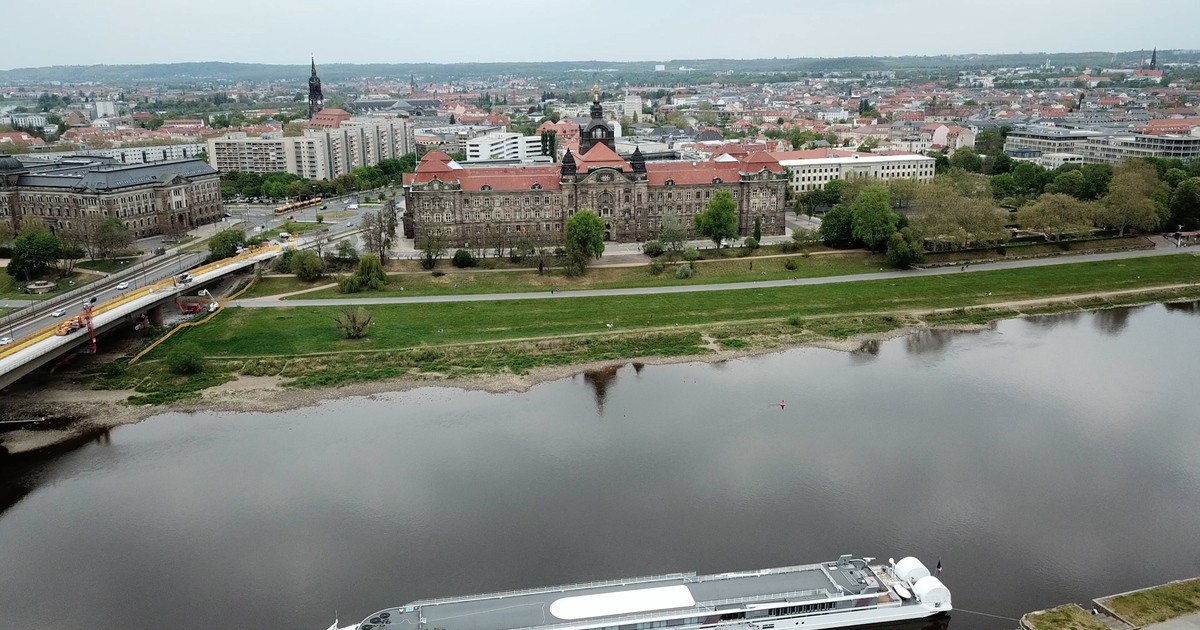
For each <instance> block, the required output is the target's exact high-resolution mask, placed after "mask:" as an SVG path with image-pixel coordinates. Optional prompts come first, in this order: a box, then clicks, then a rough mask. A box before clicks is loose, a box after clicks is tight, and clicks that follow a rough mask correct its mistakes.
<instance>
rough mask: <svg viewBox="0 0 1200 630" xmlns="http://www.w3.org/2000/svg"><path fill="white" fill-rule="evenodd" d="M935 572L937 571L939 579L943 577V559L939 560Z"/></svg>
mask: <svg viewBox="0 0 1200 630" xmlns="http://www.w3.org/2000/svg"><path fill="white" fill-rule="evenodd" d="M935 570H936V571H937V575H938V577H942V559H941V558H938V563H937V569H935Z"/></svg>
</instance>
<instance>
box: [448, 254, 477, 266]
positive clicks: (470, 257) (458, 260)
mask: <svg viewBox="0 0 1200 630" xmlns="http://www.w3.org/2000/svg"><path fill="white" fill-rule="evenodd" d="M450 262H451V263H453V264H454V266H455V267H458V268H459V269H466V268H467V267H474V266H475V265H477V264H479V261H477V260H475V255H474V254H472V253H471V252H469V251H467V250H465V249H460V250H458V251H456V252H454V258H452V259H451V260H450Z"/></svg>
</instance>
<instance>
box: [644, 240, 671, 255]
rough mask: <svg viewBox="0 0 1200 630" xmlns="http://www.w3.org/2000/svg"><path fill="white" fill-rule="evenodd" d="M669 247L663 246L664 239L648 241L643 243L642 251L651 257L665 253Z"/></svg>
mask: <svg viewBox="0 0 1200 630" xmlns="http://www.w3.org/2000/svg"><path fill="white" fill-rule="evenodd" d="M665 251H667V248H666V247H664V246H663V244H662V241H646V242H645V244H643V245H642V253H644V254H646V255H647V256H649V257H651V258H657V257H659V256H662V255H663V252H665Z"/></svg>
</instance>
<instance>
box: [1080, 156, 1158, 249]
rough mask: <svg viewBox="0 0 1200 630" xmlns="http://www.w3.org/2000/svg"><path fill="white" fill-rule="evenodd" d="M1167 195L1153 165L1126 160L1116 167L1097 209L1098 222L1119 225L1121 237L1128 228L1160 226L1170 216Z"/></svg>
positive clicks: (1116, 226) (1147, 229)
mask: <svg viewBox="0 0 1200 630" xmlns="http://www.w3.org/2000/svg"><path fill="white" fill-rule="evenodd" d="M1168 196H1169V190H1168V187H1167V185H1166V184H1165V183H1163V182H1161V181H1159V179H1158V173H1157V172H1155V170H1154V167H1153V166H1151V165H1149V164H1146V163H1145V162H1140V161H1137V160H1125V161H1124V162H1122V163H1120V164H1118V165H1117V167H1116V168H1115V169H1113V177H1112V181H1111V182H1109V185H1108V194H1107V195H1105V196H1104V198H1103V199H1101V200H1100V204H1099V206H1098V207H1097V208H1096V223H1097V224H1098V225H1101V226H1103V227H1110V228H1116V230H1117V232H1118V233H1119V234H1121V235H1122V236H1123V235H1124V234H1125V230H1126V229H1127V228H1133V229H1135V230H1142V231H1147V232H1148V231H1150V230H1154V229H1157V228H1158V227H1159V226H1161V225H1162V224H1163V222H1164V221H1165V220H1166V219H1167V217H1168V216H1169V212H1168V210H1167V197H1168Z"/></svg>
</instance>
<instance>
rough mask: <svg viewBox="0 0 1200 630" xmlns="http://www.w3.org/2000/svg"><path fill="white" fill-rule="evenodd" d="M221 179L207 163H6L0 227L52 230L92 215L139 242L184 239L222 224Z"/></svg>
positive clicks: (2, 160) (0, 167) (1, 175)
mask: <svg viewBox="0 0 1200 630" xmlns="http://www.w3.org/2000/svg"><path fill="white" fill-rule="evenodd" d="M224 214H225V207H224V205H223V204H222V202H221V177H220V174H219V173H217V171H216V170H214V169H212V168H210V167H209V166H208V165H207V164H205V163H204V162H203V161H201V160H179V161H171V162H157V163H154V164H120V163H117V162H115V161H112V160H109V159H105V158H96V157H77V158H62V159H59V160H57V161H54V162H45V161H33V160H29V161H24V160H20V159H17V158H14V157H9V156H0V221H5V222H8V223H10V224H11V225H12V226H13V228H14V230H15V229H16V228H17V227H18V226H19V225H20V223H21V220H22V219H24V218H26V217H34V218H37V219H40V220H42V221H44V222H45V224H46V226H47V227H48V228H50V230H51V231H54V232H57V231H59V230H62V229H70V228H71V225H72V223H73V222H77V221H79V220H81V219H83V218H85V217H88V216H103V217H113V218H116V219H119V220H120V221H121V223H123V224H124V225H125V227H126V228H128V229H129V230H130V231H131V232H132V233H133V234H134V236H135V237H137V238H141V237H144V236H152V235H154V234H159V233H163V234H178V233H181V232H183V231H186V230H188V229H190V228H193V227H195V226H198V225H203V224H206V223H214V222H216V221H220V220H221V218H222V217H224Z"/></svg>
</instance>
